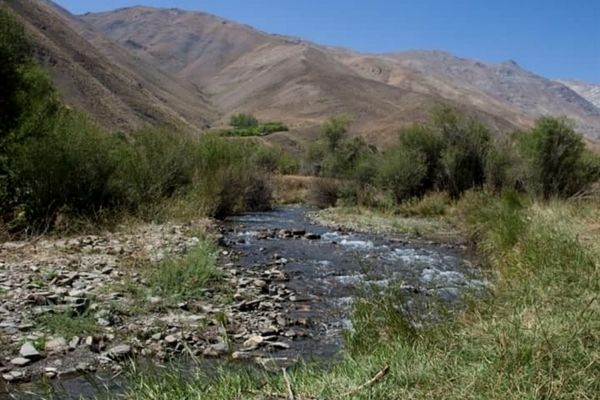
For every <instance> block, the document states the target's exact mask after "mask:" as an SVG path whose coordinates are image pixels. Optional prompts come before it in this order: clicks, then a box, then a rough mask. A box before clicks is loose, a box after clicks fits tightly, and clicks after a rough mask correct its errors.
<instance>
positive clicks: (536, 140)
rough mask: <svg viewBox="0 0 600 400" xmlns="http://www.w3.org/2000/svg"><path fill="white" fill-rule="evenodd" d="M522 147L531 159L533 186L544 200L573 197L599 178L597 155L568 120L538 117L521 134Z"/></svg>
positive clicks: (529, 159) (534, 190) (531, 181)
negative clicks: (587, 147)
mask: <svg viewBox="0 0 600 400" xmlns="http://www.w3.org/2000/svg"><path fill="white" fill-rule="evenodd" d="M521 148H522V151H523V153H524V155H525V157H526V158H527V160H528V162H529V178H530V182H529V184H530V188H531V190H532V191H533V192H535V193H537V194H539V195H541V196H542V197H544V198H545V199H548V198H550V197H552V196H558V197H569V196H572V195H574V194H576V193H577V192H579V191H581V190H584V189H586V188H587V187H589V185H590V184H591V183H593V182H595V181H597V180H598V179H599V178H600V162H599V161H598V157H597V156H594V155H593V154H591V153H590V152H589V151H588V150H587V149H586V148H585V144H584V142H583V138H582V137H581V135H579V134H578V133H576V132H575V130H574V129H573V127H572V125H571V123H569V122H568V121H567V120H565V119H561V118H551V117H544V118H541V119H539V120H538V121H537V123H536V125H535V127H534V128H533V129H532V130H531V131H530V132H528V133H527V134H525V135H523V136H522V138H521Z"/></svg>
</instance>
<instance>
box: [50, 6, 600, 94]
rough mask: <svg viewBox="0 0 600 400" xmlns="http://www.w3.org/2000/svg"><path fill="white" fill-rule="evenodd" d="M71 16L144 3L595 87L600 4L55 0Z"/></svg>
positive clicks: (362, 47)
mask: <svg viewBox="0 0 600 400" xmlns="http://www.w3.org/2000/svg"><path fill="white" fill-rule="evenodd" d="M57 2H58V3H59V4H61V5H62V6H63V7H65V8H67V9H69V10H70V11H71V12H73V13H76V14H80V13H84V12H88V11H104V10H110V9H114V8H118V7H126V6H132V5H136V4H143V5H147V6H155V7H169V8H171V7H177V8H182V9H187V10H200V11H205V12H209V13H212V14H216V15H219V16H222V17H225V18H229V19H232V20H234V21H237V22H241V23H245V24H248V25H251V26H254V27H256V28H258V29H261V30H264V31H267V32H271V33H281V34H287V35H293V36H299V37H302V38H305V39H308V40H312V41H315V42H318V43H321V44H328V45H335V46H343V47H348V48H352V49H355V50H359V51H362V52H373V53H379V52H391V51H402V50H409V49H439V50H445V51H449V52H451V53H454V54H456V55H458V56H462V57H468V58H477V59H480V60H484V61H490V62H500V61H505V60H509V59H511V60H515V61H516V62H518V63H519V64H520V65H521V66H523V67H524V68H527V69H529V70H532V71H534V72H536V73H538V74H541V75H543V76H546V77H549V78H575V79H581V80H587V81H590V82H595V83H600V0H570V1H566V0H362V1H360V0H318V1H316V0H293V1H292V0H173V1H165V0H101V1H100V0H86V1H81V0H58V1H57Z"/></svg>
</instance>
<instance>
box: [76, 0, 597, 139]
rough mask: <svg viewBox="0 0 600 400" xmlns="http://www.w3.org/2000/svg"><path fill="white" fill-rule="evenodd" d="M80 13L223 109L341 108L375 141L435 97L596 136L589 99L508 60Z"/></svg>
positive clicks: (147, 12)
mask: <svg viewBox="0 0 600 400" xmlns="http://www.w3.org/2000/svg"><path fill="white" fill-rule="evenodd" d="M81 19H82V20H83V21H85V22H87V23H89V24H90V25H91V26H93V27H94V28H95V29H97V30H98V31H101V32H103V33H104V34H106V35H107V36H108V37H109V38H111V39H113V40H115V41H117V42H118V43H120V44H121V45H123V46H126V47H127V48H128V49H129V50H130V51H132V52H133V53H135V54H136V55H137V56H138V57H140V58H141V59H143V60H145V61H146V62H148V63H149V64H152V65H155V66H161V68H163V69H164V70H165V71H167V72H168V73H170V74H173V75H175V76H176V77H178V78H180V79H183V80H186V81H188V82H192V83H194V84H196V85H198V86H199V87H202V88H203V90H204V91H205V92H207V93H208V94H209V95H210V96H211V99H212V100H213V102H214V104H215V105H216V106H217V107H218V108H219V109H220V110H221V111H222V112H223V113H224V114H225V115H227V114H229V113H232V112H237V111H251V112H255V113H257V114H258V115H259V116H262V117H264V118H277V119H283V120H286V121H287V122H289V123H292V124H296V125H298V126H307V125H308V126H310V125H313V124H315V123H316V122H318V121H321V120H323V119H324V118H325V117H327V116H328V115H331V114H332V113H339V112H346V113H349V114H352V115H353V116H354V117H355V119H356V121H358V124H357V126H355V128H356V130H357V131H360V132H361V133H363V134H365V135H367V136H371V137H373V138H374V139H375V140H377V139H382V136H383V138H384V139H385V137H386V135H388V134H390V133H392V132H393V131H394V129H395V128H396V127H397V126H400V125H403V124H406V123H410V122H413V121H419V120H422V119H424V118H426V116H427V114H428V112H429V110H430V109H431V107H432V106H433V105H435V104H439V103H441V102H444V103H450V104H452V105H454V106H456V107H458V108H461V109H464V110H466V111H468V112H471V113H474V114H477V115H479V116H480V117H483V118H484V119H485V120H486V121H487V122H488V123H491V124H492V125H493V126H495V127H496V128H497V129H498V130H506V129H512V128H514V127H517V126H526V125H529V124H531V123H532V121H533V120H534V119H535V118H537V117H539V116H541V115H546V114H553V115H567V116H568V117H570V118H572V119H573V120H574V121H575V122H576V124H577V126H578V127H579V129H581V130H582V131H583V132H585V133H586V134H587V135H589V137H598V136H599V135H600V111H599V110H598V109H597V108H596V107H594V106H593V105H592V104H591V103H590V102H589V101H587V100H586V99H584V98H583V97H582V96H580V95H579V94H577V92H575V91H573V90H571V89H570V88H569V87H567V86H565V85H563V84H561V83H559V82H555V81H552V80H549V79H545V78H543V77H540V76H537V75H535V74H533V73H531V72H528V71H526V70H524V69H522V68H520V67H519V66H518V65H517V64H516V63H514V62H506V63H502V64H487V63H482V62H479V61H474V60H466V59H461V58H458V57H455V56H452V55H450V54H447V53H443V52H437V51H416V52H405V53H398V54H381V55H366V54H360V53H357V52H354V51H350V50H342V49H337V48H331V47H326V46H320V45H317V44H314V43H310V42H307V41H303V40H301V39H296V38H290V37H285V36H279V35H272V34H267V33H264V32H261V31H258V30H255V29H253V28H251V27H248V26H244V25H240V24H237V23H234V22H231V21H228V20H225V19H222V18H219V17H216V16H213V15H209V14H205V13H199V12H187V11H181V10H176V9H169V10H166V9H156V8H149V7H133V8H124V9H119V10H115V11H111V12H106V13H95V14H86V15H84V16H81Z"/></svg>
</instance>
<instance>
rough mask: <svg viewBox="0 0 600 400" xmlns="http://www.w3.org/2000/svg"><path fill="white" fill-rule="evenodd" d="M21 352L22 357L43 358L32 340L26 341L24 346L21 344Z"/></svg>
mask: <svg viewBox="0 0 600 400" xmlns="http://www.w3.org/2000/svg"><path fill="white" fill-rule="evenodd" d="M19 354H20V355H21V357H23V358H27V359H29V360H38V359H40V358H42V355H41V354H40V352H39V351H37V349H36V348H35V346H34V345H33V343H31V342H26V343H24V344H23V346H21V350H19Z"/></svg>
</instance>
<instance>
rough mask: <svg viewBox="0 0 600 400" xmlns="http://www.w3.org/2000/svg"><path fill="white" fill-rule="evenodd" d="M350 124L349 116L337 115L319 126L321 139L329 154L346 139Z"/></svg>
mask: <svg viewBox="0 0 600 400" xmlns="http://www.w3.org/2000/svg"><path fill="white" fill-rule="evenodd" d="M351 123H352V119H351V118H350V117H349V116H347V115H339V116H335V117H331V118H330V119H329V120H327V121H326V122H325V123H324V124H323V125H321V138H322V140H323V141H324V142H325V145H326V147H327V149H328V151H329V152H330V153H331V152H334V151H336V150H337V148H338V145H339V144H340V143H341V142H342V140H344V139H345V138H346V136H347V134H348V128H349V127H350V124H351Z"/></svg>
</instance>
